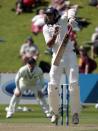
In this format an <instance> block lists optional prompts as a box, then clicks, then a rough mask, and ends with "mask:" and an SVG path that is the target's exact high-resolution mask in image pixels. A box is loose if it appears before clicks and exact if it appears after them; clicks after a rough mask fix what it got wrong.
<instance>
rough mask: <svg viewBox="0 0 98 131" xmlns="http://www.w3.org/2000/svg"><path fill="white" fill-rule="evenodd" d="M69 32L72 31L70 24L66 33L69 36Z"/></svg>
mask: <svg viewBox="0 0 98 131" xmlns="http://www.w3.org/2000/svg"><path fill="white" fill-rule="evenodd" d="M71 32H72V26H71V25H68V32H67V35H68V36H69V35H70V33H71Z"/></svg>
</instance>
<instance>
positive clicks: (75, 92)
mask: <svg viewBox="0 0 98 131" xmlns="http://www.w3.org/2000/svg"><path fill="white" fill-rule="evenodd" d="M69 91H70V102H71V111H72V114H74V113H79V112H80V92H79V87H78V83H77V82H74V83H71V84H70V88H69Z"/></svg>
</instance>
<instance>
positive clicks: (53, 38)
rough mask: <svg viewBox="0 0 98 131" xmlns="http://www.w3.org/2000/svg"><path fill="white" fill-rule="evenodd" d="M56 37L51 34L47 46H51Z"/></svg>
mask: <svg viewBox="0 0 98 131" xmlns="http://www.w3.org/2000/svg"><path fill="white" fill-rule="evenodd" d="M56 38H57V35H53V37H52V38H51V39H50V40H49V41H48V43H47V45H48V47H50V48H51V47H52V46H53V45H54V44H55V40H56Z"/></svg>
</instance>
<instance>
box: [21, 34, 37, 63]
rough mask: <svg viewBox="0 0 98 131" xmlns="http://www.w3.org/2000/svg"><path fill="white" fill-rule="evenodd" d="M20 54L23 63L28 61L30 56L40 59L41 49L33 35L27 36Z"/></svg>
mask: <svg viewBox="0 0 98 131" xmlns="http://www.w3.org/2000/svg"><path fill="white" fill-rule="evenodd" d="M20 56H21V59H22V61H23V63H26V62H27V61H28V57H30V56H33V57H34V58H35V59H38V56H39V49H38V47H37V45H36V44H34V41H33V39H32V37H31V36H29V37H28V38H27V41H26V43H25V44H23V45H22V46H21V49H20Z"/></svg>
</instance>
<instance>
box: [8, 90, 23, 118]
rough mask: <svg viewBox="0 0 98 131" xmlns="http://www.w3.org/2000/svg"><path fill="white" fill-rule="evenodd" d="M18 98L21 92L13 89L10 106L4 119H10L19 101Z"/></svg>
mask: <svg viewBox="0 0 98 131" xmlns="http://www.w3.org/2000/svg"><path fill="white" fill-rule="evenodd" d="M20 96H21V92H20V90H18V88H16V89H15V91H14V94H13V96H12V98H11V100H10V104H9V108H8V111H7V114H6V118H11V117H12V115H13V114H14V112H15V109H16V105H17V104H18V103H19V100H20Z"/></svg>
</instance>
